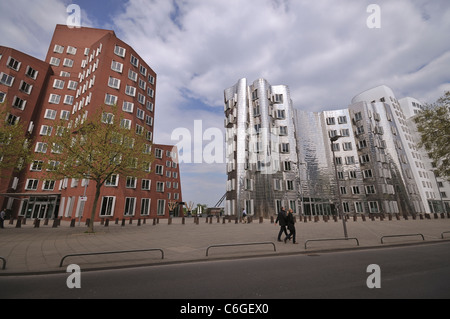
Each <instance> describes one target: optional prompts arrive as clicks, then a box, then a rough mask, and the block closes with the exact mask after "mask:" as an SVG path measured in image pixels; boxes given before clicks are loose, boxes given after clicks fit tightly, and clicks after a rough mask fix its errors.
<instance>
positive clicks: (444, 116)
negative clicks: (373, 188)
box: [414, 91, 450, 180]
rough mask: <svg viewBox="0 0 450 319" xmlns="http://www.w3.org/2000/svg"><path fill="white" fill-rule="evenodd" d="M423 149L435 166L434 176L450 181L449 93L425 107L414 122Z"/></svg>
mask: <svg viewBox="0 0 450 319" xmlns="http://www.w3.org/2000/svg"><path fill="white" fill-rule="evenodd" d="M414 121H415V122H416V124H417V129H418V131H419V133H420V135H421V141H420V145H419V146H420V147H424V148H425V150H426V151H427V152H428V155H429V156H430V158H431V159H432V160H433V164H434V165H435V166H436V170H435V172H436V174H437V175H438V176H441V177H443V178H447V179H448V180H450V91H449V92H446V93H445V94H444V96H442V97H440V98H439V99H438V100H437V102H436V103H434V104H431V105H426V107H425V109H424V110H423V111H421V112H420V113H419V114H418V115H417V116H416V118H415V120H414Z"/></svg>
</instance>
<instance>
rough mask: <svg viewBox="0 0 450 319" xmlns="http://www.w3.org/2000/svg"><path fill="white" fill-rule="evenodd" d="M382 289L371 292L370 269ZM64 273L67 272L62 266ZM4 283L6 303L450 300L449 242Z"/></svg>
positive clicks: (1, 294) (1, 291) (0, 288)
mask: <svg viewBox="0 0 450 319" xmlns="http://www.w3.org/2000/svg"><path fill="white" fill-rule="evenodd" d="M373 264H375V265H378V266H379V267H380V270H381V272H380V276H379V281H380V284H381V288H373V289H370V288H368V286H367V283H366V282H367V279H368V277H369V276H371V274H372V272H367V268H368V266H369V265H373ZM64 269H65V268H64ZM70 275H71V273H61V274H47V275H29V276H5V277H0V298H1V299H7V298H105V299H109V298H134V299H136V298H137V299H141V298H144V299H159V298H160V299H174V298H175V299H190V300H192V299H233V300H234V299H250V300H253V299H260V298H261V299H302V298H450V243H449V242H442V243H432V244H425V245H415V246H405V247H387V248H384V247H383V248H377V249H367V250H355V251H345V252H333V253H312V254H311V255H305V254H298V255H290V256H269V257H257V258H246V259H234V260H220V261H206V262H191V263H179V264H173V265H155V266H150V267H136V268H127V269H117V270H103V271H85V272H83V269H81V272H80V273H79V279H80V285H81V288H72V289H69V288H68V287H67V283H66V281H67V279H68V277H69V276H70Z"/></svg>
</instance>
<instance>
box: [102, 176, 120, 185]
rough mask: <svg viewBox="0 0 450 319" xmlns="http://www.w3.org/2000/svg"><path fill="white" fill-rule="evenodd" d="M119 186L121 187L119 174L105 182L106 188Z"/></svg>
mask: <svg viewBox="0 0 450 319" xmlns="http://www.w3.org/2000/svg"><path fill="white" fill-rule="evenodd" d="M118 185H119V175H117V174H114V175H111V177H110V178H108V179H107V180H106V181H105V186H118Z"/></svg>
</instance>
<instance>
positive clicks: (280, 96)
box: [273, 94, 283, 103]
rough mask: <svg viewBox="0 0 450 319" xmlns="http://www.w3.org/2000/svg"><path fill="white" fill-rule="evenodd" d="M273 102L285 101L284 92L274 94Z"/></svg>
mask: <svg viewBox="0 0 450 319" xmlns="http://www.w3.org/2000/svg"><path fill="white" fill-rule="evenodd" d="M273 102H274V103H283V94H274V95H273Z"/></svg>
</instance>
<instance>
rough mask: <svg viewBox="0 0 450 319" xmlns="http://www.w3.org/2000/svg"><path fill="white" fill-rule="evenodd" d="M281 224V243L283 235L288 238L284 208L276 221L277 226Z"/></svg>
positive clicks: (279, 237) (279, 234) (279, 235)
mask: <svg viewBox="0 0 450 319" xmlns="http://www.w3.org/2000/svg"><path fill="white" fill-rule="evenodd" d="M278 222H279V223H280V232H279V233H278V241H281V234H283V232H284V233H285V234H286V236H288V233H287V230H286V225H287V222H286V211H285V210H284V207H281V210H280V211H279V212H278V216H277V219H276V220H275V225H276V224H277V223H278Z"/></svg>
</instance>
